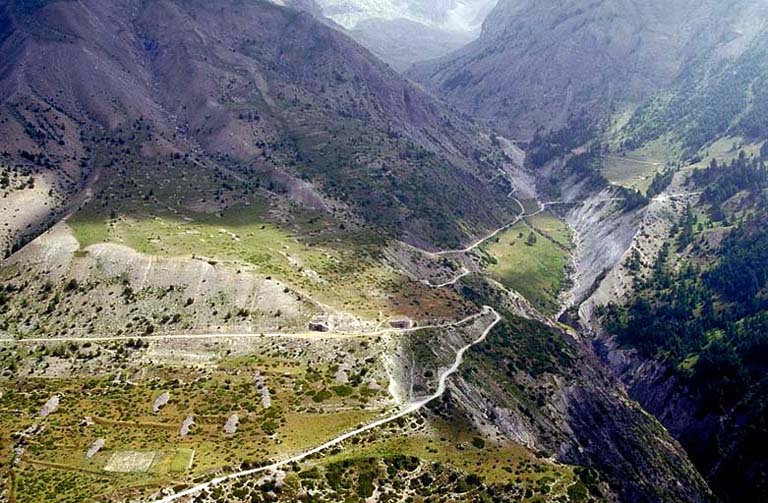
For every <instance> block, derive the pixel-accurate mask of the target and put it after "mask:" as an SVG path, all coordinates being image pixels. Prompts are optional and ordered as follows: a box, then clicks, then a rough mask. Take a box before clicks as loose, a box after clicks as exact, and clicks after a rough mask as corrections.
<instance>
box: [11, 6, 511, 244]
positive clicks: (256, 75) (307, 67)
mask: <svg viewBox="0 0 768 503" xmlns="http://www.w3.org/2000/svg"><path fill="white" fill-rule="evenodd" d="M44 4H48V5H45V6H44ZM206 5H207V4H203V3H194V2H193V3H188V4H184V5H181V4H175V3H173V2H155V3H152V4H143V3H140V2H131V1H125V2H115V3H114V4H113V5H109V6H106V5H103V4H102V3H99V2H94V3H88V2H67V1H62V2H36V3H33V4H30V3H28V2H23V3H21V2H19V3H16V2H11V3H10V4H6V5H5V7H4V8H3V16H4V19H5V22H4V23H3V39H4V42H3V53H4V54H6V55H8V57H6V58H4V61H3V69H2V77H3V80H2V87H1V88H2V98H3V103H4V106H3V111H2V113H3V119H2V121H1V122H2V128H3V138H6V139H7V143H6V144H5V145H4V151H5V154H4V155H5V161H4V164H6V165H8V166H9V167H13V166H15V167H14V169H15V170H16V171H19V172H22V173H26V172H27V171H30V170H32V171H34V172H35V173H37V176H38V177H39V178H40V179H48V178H47V177H51V176H52V177H53V178H54V179H55V181H54V182H51V183H52V184H53V185H54V190H53V191H52V194H54V195H55V194H59V195H60V196H59V197H60V198H61V199H62V200H61V201H59V202H57V203H56V205H57V206H58V207H59V208H64V206H65V203H66V200H67V197H65V196H67V195H70V194H72V193H75V192H76V191H77V189H78V188H80V189H81V188H83V186H84V185H85V184H86V180H87V176H88V174H89V173H95V171H96V170H97V169H98V168H99V166H94V159H93V155H92V152H93V149H94V147H95V145H94V144H93V142H92V138H93V136H94V134H95V133H96V132H97V131H98V132H102V131H108V132H110V133H114V134H115V136H117V135H119V134H120V133H127V131H126V130H127V129H128V127H127V126H128V124H131V123H132V121H134V120H136V119H142V120H143V121H144V122H145V124H144V126H143V127H144V129H145V131H146V132H148V133H149V136H150V139H149V141H147V142H146V143H145V144H144V145H143V154H144V155H146V156H149V157H162V156H167V155H170V154H174V153H176V152H178V153H181V154H182V155H190V156H194V157H195V158H196V159H197V161H198V162H202V163H204V164H209V165H216V166H217V168H218V169H228V170H232V171H234V172H236V173H240V174H241V175H243V176H251V175H252V174H255V173H258V177H260V179H261V181H262V182H263V185H264V186H265V187H271V189H270V190H271V191H272V192H274V193H283V194H287V195H288V196H289V198H290V199H292V200H294V201H297V202H300V203H302V204H304V205H305V206H309V207H326V208H329V207H334V208H337V209H339V210H340V211H347V212H349V213H352V214H355V215H358V216H361V217H363V218H364V219H367V220H368V221H369V222H371V223H373V224H375V225H377V226H379V227H380V228H382V229H386V230H387V232H391V233H393V234H394V235H402V236H407V235H410V236H411V239H412V240H414V241H416V240H418V241H423V242H425V243H426V242H429V241H434V242H442V243H451V244H458V243H459V241H460V240H461V239H463V238H466V236H465V235H464V231H463V230H462V228H464V229H466V228H477V229H478V230H479V229H480V228H483V227H485V228H489V227H491V226H492V225H494V224H498V223H499V222H501V221H503V220H504V217H505V215H509V211H508V210H505V209H504V208H503V205H504V204H506V201H505V200H504V199H503V197H501V196H503V195H504V190H505V189H506V187H505V185H506V183H505V182H503V180H499V181H498V183H494V179H496V178H497V177H498V176H499V175H498V171H497V170H496V167H495V164H494V162H492V160H491V158H490V157H489V156H487V155H485V154H483V155H479V154H478V152H479V150H478V149H483V150H486V148H485V146H487V145H489V143H488V140H483V138H482V137H481V134H480V132H479V131H478V130H477V129H476V128H475V127H474V126H473V125H472V124H471V123H469V122H468V121H467V120H466V119H465V118H463V117H461V116H459V115H457V114H455V113H452V112H451V111H450V110H447V109H446V108H444V107H442V106H441V105H439V104H437V103H436V102H435V101H434V100H432V99H431V98H430V97H428V96H427V95H426V94H425V93H424V92H422V91H420V90H419V89H417V88H416V87H415V86H412V85H410V84H408V83H407V82H405V81H404V80H402V79H401V78H400V77H398V76H397V75H396V74H395V73H394V72H393V71H392V70H390V69H388V68H387V67H386V66H385V65H383V64H381V63H379V62H378V61H376V60H375V59H374V58H372V57H371V56H370V55H369V54H368V53H367V52H366V51H365V50H364V49H361V48H360V47H359V46H357V45H355V44H353V43H352V42H351V41H349V40H348V39H347V38H346V37H345V36H344V35H342V34H340V33H337V32H336V31H334V30H332V29H330V28H327V27H325V26H323V25H321V24H319V23H317V22H315V20H314V19H313V18H312V17H311V16H309V15H307V14H300V13H296V12H291V11H288V10H285V9H282V8H280V7H276V6H273V5H271V4H269V3H267V2H254V3H249V4H243V5H240V4H235V5H231V6H230V5H227V6H223V7H221V8H215V7H210V6H208V7H206ZM86 19H89V21H85V20H86ZM257 25H258V26H261V29H259V30H254V29H252V27H254V26H257ZM115 27H117V28H115ZM63 62H66V64H64V63H63ZM307 63H309V64H307ZM181 89H183V90H184V92H179V91H180V90H181ZM99 134H101V133H99ZM435 186H442V187H444V188H445V190H444V191H443V192H442V194H441V195H440V196H439V197H435V194H436V193H435V192H434V191H432V190H426V188H427V187H435ZM457 187H462V188H461V195H460V194H459V192H455V191H454V190H456V189H455V188H457ZM493 201H500V202H499V203H494V202H493ZM461 208H463V209H461ZM464 210H466V212H465V211H464ZM445 212H447V213H445ZM441 214H442V216H441ZM30 218H31V219H34V218H37V217H36V215H33V216H31V217H30ZM38 220H39V218H38ZM483 221H484V222H485V223H483ZM461 222H463V223H461ZM24 224H25V225H26V222H24ZM25 225H20V226H19V227H21V229H22V230H23V229H24V228H25ZM433 225H437V227H433ZM406 227H409V229H406ZM18 230H19V229H18V228H17V229H16V230H15V232H16V231H18ZM10 234H11V235H10V236H8V235H7V234H6V237H5V239H6V240H7V239H10V240H13V238H14V236H13V235H12V234H14V232H12V233H10ZM416 236H418V238H416Z"/></svg>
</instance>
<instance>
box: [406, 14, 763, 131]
mask: <svg viewBox="0 0 768 503" xmlns="http://www.w3.org/2000/svg"><path fill="white" fill-rule="evenodd" d="M764 14H765V13H764V6H763V5H762V4H761V3H760V2H754V1H751V0H737V1H731V2H717V1H711V0H709V1H705V2H693V1H688V0H677V1H674V2H668V1H660V0H653V1H650V2H641V3H639V2H634V1H630V0H621V1H607V0H599V1H586V0H582V1H571V2H567V3H565V4H561V5H558V6H557V7H555V6H552V5H550V4H548V3H546V2H535V1H528V0H503V1H501V2H499V4H498V5H497V6H496V8H495V9H494V11H493V13H492V14H491V15H489V17H488V19H487V21H486V23H485V26H484V28H483V33H482V36H481V37H480V38H479V39H478V40H477V41H475V42H473V43H472V44H470V45H469V46H467V47H465V48H463V49H461V50H459V51H457V52H456V53H453V54H450V55H448V56H445V57H444V58H441V59H439V60H436V61H434V62H428V63H424V64H421V65H418V67H417V68H415V69H414V70H413V71H411V72H410V75H411V76H412V77H414V78H415V79H416V80H418V81H420V82H422V83H424V85H426V86H427V87H429V88H430V89H433V90H434V91H435V92H437V93H438V94H440V95H441V96H444V97H445V98H447V99H448V100H449V101H452V102H453V103H456V104H457V105H459V106H460V107H462V108H463V109H464V110H467V111H470V112H472V113H475V114H478V115H480V116H483V117H487V118H489V119H493V120H494V121H495V122H496V124H497V125H498V127H500V128H501V129H502V130H504V131H506V132H508V133H509V134H511V135H513V136H514V137H516V138H520V139H529V138H530V137H531V135H532V134H533V133H534V132H535V131H536V130H537V129H538V128H540V127H541V128H544V129H545V130H552V129H554V130H557V129H561V128H563V127H565V126H567V125H568V124H569V123H570V122H571V121H573V120H574V119H581V118H582V115H584V114H586V115H587V116H589V117H592V118H593V119H600V118H602V117H604V115H605V114H611V113H615V112H621V111H622V110H623V109H624V108H626V107H632V106H634V105H637V104H640V103H642V102H643V100H645V99H646V98H648V97H649V96H651V95H652V94H653V93H654V92H655V91H657V90H659V89H660V88H662V87H663V86H665V85H667V84H670V83H671V82H672V81H673V80H674V79H675V78H676V77H678V75H679V74H680V72H681V70H682V69H683V68H685V66H686V64H687V63H688V62H689V61H690V60H691V59H693V58H696V57H697V56H699V55H702V54H709V53H710V52H711V50H712V49H713V48H714V47H715V46H717V45H719V44H724V43H728V44H729V45H731V46H732V47H738V45H739V41H740V40H742V39H747V40H748V39H749V37H750V36H751V35H752V33H753V32H754V31H755V29H757V27H756V26H755V24H756V23H755V20H759V19H761V18H764Z"/></svg>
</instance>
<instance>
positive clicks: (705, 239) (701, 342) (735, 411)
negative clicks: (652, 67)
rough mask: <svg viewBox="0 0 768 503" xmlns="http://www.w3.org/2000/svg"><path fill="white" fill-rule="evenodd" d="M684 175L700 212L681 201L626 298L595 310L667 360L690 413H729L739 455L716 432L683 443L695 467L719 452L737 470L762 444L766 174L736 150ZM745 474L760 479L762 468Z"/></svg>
mask: <svg viewBox="0 0 768 503" xmlns="http://www.w3.org/2000/svg"><path fill="white" fill-rule="evenodd" d="M692 182H693V183H695V184H696V185H697V186H698V187H699V188H700V189H702V203H704V204H703V207H704V208H706V212H705V213H704V214H698V215H697V214H696V212H695V211H694V210H693V209H692V208H690V207H688V208H687V210H686V211H685V214H684V216H683V218H682V220H681V222H680V223H679V224H678V225H677V226H676V228H675V229H674V235H673V239H672V240H670V241H669V242H667V243H666V244H665V245H664V246H663V248H662V250H661V252H660V253H659V256H658V258H657V260H656V263H655V265H654V267H653V270H652V272H651V273H650V274H649V275H648V276H646V277H644V278H643V277H641V276H640V275H639V274H638V275H637V277H636V278H635V282H636V290H637V291H636V294H635V296H634V298H633V299H632V300H631V301H630V302H629V303H628V304H627V305H624V306H618V305H610V306H608V308H607V309H606V310H605V311H604V312H603V313H602V314H604V316H605V321H606V323H605V326H606V328H607V329H608V330H609V332H611V333H612V334H616V335H617V336H618V340H619V342H620V344H622V345H624V346H627V347H633V348H636V349H638V350H639V351H640V352H641V353H642V354H644V355H645V356H648V357H652V358H656V359H659V360H662V361H666V362H667V363H669V364H670V368H671V369H673V371H674V372H676V373H677V374H678V375H679V376H680V377H681V378H682V380H683V382H685V383H687V385H688V386H689V387H690V388H691V389H692V390H693V392H694V393H695V394H696V395H697V396H698V397H700V400H699V401H698V403H699V410H697V411H696V415H697V416H698V417H705V416H707V415H715V416H726V415H729V416H731V417H738V420H739V421H740V426H739V428H736V429H734V430H733V431H735V432H736V435H740V436H741V437H740V438H739V439H738V440H737V441H736V442H737V445H740V446H741V448H739V449H738V450H737V451H738V457H739V459H736V460H733V459H729V457H728V456H729V453H728V452H722V449H723V448H724V447H723V445H725V444H726V442H725V441H724V440H723V439H721V438H718V437H717V436H715V437H714V438H711V439H709V440H710V442H708V443H707V444H706V445H699V446H698V448H697V449H695V450H693V451H692V456H693V457H694V459H695V461H697V462H699V463H701V465H703V466H710V465H711V464H713V463H715V462H716V461H717V460H722V459H725V460H728V461H730V462H733V463H734V469H737V467H738V466H742V467H744V466H752V465H753V464H754V463H758V464H759V463H760V461H759V460H761V459H762V458H763V454H762V453H759V452H755V451H754V450H753V449H752V448H750V447H749V446H750V445H768V378H766V371H768V227H766V225H765V222H766V221H768V209H766V205H765V200H764V193H765V190H766V188H768V177H767V176H766V168H765V166H764V164H763V162H762V161H760V160H758V159H757V158H752V159H748V158H747V157H746V156H745V155H744V154H741V155H740V156H739V158H738V159H736V160H734V161H733V162H731V163H728V164H725V163H721V164H718V163H717V162H714V161H713V162H712V163H711V164H710V166H709V167H708V168H706V169H702V170H699V171H697V172H696V173H695V174H694V175H693V176H692ZM717 236H722V239H721V240H720V239H714V238H715V237H717ZM718 241H719V242H718ZM635 263H636V262H635ZM632 264H633V262H632V261H630V269H636V270H638V269H639V268H637V267H632ZM750 477H752V483H755V482H754V478H757V479H758V482H757V483H756V484H757V486H758V487H763V486H764V485H765V484H766V475H765V473H762V475H759V474H758V475H755V474H751V475H750ZM761 484H762V485H761Z"/></svg>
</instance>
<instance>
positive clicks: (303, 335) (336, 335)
mask: <svg viewBox="0 0 768 503" xmlns="http://www.w3.org/2000/svg"><path fill="white" fill-rule="evenodd" d="M484 314H485V311H483V312H480V313H476V314H473V315H470V316H467V317H466V318H463V319H461V320H459V321H451V322H448V323H442V324H439V325H421V326H416V327H411V328H384V329H381V330H376V331H373V332H333V331H331V332H273V333H244V334H227V333H220V334H155V335H134V336H127V335H124V336H114V337H110V336H105V337H40V338H34V339H33V338H30V339H11V338H2V339H0V344H46V343H61V342H66V343H69V342H74V343H86V342H91V343H92V342H120V341H123V342H125V341H136V340H140V341H174V340H181V341H183V340H201V339H260V338H273V339H280V338H282V339H286V338H292V339H315V340H320V339H348V338H354V337H377V336H380V335H389V334H409V333H413V332H418V331H420V330H431V329H441V328H451V327H457V326H460V325H463V324H465V323H467V322H470V321H473V320H476V319H478V318H480V317H481V316H483V315H484Z"/></svg>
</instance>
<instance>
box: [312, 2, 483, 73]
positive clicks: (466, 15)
mask: <svg viewBox="0 0 768 503" xmlns="http://www.w3.org/2000/svg"><path fill="white" fill-rule="evenodd" d="M495 3H496V0H447V1H446V0H444V1H439V2H435V1H424V0H407V1H403V0H386V1H367V0H319V1H318V2H317V5H318V7H319V9H320V10H321V12H322V13H323V14H324V15H325V16H326V17H328V18H329V19H332V20H333V21H334V22H336V23H338V24H339V25H341V26H343V27H344V28H345V29H347V30H348V33H349V34H350V35H351V36H352V37H353V38H354V39H355V40H357V41H358V42H360V43H361V44H363V45H364V46H366V47H368V48H369V49H371V51H373V52H374V53H375V54H377V55H378V56H380V57H381V58H382V59H383V60H384V61H386V62H388V63H389V64H391V65H392V66H393V67H394V68H396V69H398V70H405V69H406V68H408V67H409V66H410V65H411V64H413V63H415V62H418V61H426V60H428V59H434V58H438V57H440V56H443V55H445V54H447V53H449V52H451V51H453V50H456V49H459V48H460V47H463V46H465V45H467V44H468V43H469V42H471V41H472V40H474V39H475V38H477V36H478V35H479V34H480V27H481V25H482V22H483V20H484V19H485V17H486V16H487V15H488V13H489V12H490V11H491V9H492V8H493V6H494V5H495Z"/></svg>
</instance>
